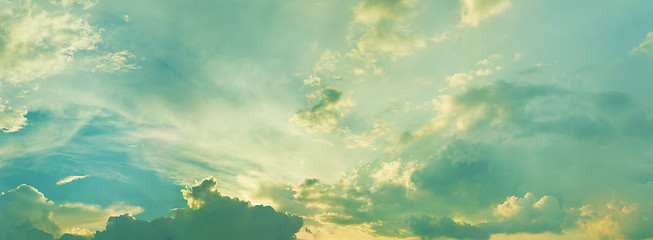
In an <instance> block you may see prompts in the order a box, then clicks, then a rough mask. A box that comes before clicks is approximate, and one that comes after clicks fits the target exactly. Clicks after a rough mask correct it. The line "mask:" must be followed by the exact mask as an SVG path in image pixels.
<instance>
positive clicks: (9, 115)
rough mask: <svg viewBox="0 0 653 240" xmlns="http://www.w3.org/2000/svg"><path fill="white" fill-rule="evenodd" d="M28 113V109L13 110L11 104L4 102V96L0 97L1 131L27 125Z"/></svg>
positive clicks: (14, 130)
mask: <svg viewBox="0 0 653 240" xmlns="http://www.w3.org/2000/svg"><path fill="white" fill-rule="evenodd" d="M5 103H7V101H5ZM26 114H27V110H26V109H23V110H20V111H16V110H13V109H12V108H11V107H10V106H7V105H5V104H3V103H2V98H0V131H2V132H6V133H7V132H16V131H18V130H20V129H22V128H23V127H25V125H27V118H26V117H25V115H26Z"/></svg>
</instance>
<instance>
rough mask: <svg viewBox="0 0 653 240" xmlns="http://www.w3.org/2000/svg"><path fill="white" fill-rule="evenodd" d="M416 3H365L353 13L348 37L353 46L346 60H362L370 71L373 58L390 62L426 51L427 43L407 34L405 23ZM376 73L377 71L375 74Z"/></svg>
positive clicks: (392, 0)
mask: <svg viewBox="0 0 653 240" xmlns="http://www.w3.org/2000/svg"><path fill="white" fill-rule="evenodd" d="M416 2H417V1H416V0H368V1H365V2H362V3H360V4H358V5H357V6H356V7H355V9H354V21H353V22H352V23H351V27H350V29H351V32H350V36H349V37H348V38H349V39H350V40H353V41H352V43H353V44H355V45H356V47H355V48H354V49H352V50H351V51H350V52H349V53H348V54H347V56H350V57H352V58H355V59H359V60H362V61H363V62H365V63H366V65H367V66H366V68H369V69H374V68H375V67H376V66H375V65H374V63H375V62H376V56H375V55H376V54H382V55H386V56H389V57H390V58H392V59H397V58H400V57H405V56H408V55H410V54H412V53H413V52H414V51H415V50H417V49H420V48H424V47H426V45H427V44H426V43H427V39H426V38H424V37H421V36H418V35H417V34H415V33H413V32H411V31H410V30H409V27H408V25H407V24H406V23H405V22H406V20H407V19H408V18H409V17H411V16H413V15H414V12H412V11H411V8H412V7H413V6H414V5H415V3H416ZM375 71H376V72H380V70H375Z"/></svg>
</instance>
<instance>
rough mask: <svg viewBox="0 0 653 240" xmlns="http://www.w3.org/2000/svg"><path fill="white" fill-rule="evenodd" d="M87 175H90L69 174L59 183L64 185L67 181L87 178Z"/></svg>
mask: <svg viewBox="0 0 653 240" xmlns="http://www.w3.org/2000/svg"><path fill="white" fill-rule="evenodd" d="M86 177H88V176H87V175H84V176H68V177H65V178H62V179H61V180H59V181H58V182H57V185H64V184H66V183H69V182H72V181H75V180H79V179H83V178H86Z"/></svg>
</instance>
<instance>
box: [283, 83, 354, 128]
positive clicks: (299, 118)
mask: <svg viewBox="0 0 653 240" xmlns="http://www.w3.org/2000/svg"><path fill="white" fill-rule="evenodd" d="M307 99H309V100H312V101H313V102H315V104H314V105H313V106H312V107H311V108H308V109H304V110H301V111H299V112H297V113H295V114H294V115H293V116H292V117H291V119H290V121H291V122H292V123H294V124H296V125H297V126H300V127H303V128H304V129H306V130H307V131H309V132H318V133H319V132H322V133H326V132H332V131H334V130H335V129H337V127H338V122H339V119H340V118H341V117H343V116H344V115H345V114H346V113H347V111H348V107H349V106H351V105H353V103H352V102H351V100H350V99H345V98H343V97H342V92H340V91H338V90H336V89H333V88H324V89H320V90H318V91H316V92H315V93H312V94H309V95H308V96H307Z"/></svg>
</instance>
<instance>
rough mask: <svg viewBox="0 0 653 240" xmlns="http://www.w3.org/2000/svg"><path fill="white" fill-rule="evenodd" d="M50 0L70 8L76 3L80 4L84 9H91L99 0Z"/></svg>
mask: <svg viewBox="0 0 653 240" xmlns="http://www.w3.org/2000/svg"><path fill="white" fill-rule="evenodd" d="M50 2H51V3H52V4H54V5H59V6H62V7H64V8H70V7H72V6H73V5H75V4H79V5H81V6H82V7H83V8H84V9H89V8H92V7H93V6H95V5H96V4H97V3H98V0H50Z"/></svg>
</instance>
